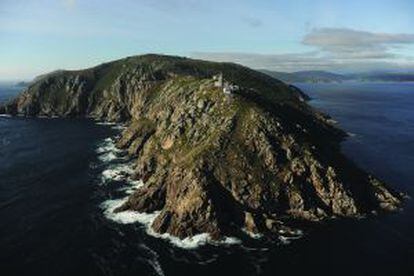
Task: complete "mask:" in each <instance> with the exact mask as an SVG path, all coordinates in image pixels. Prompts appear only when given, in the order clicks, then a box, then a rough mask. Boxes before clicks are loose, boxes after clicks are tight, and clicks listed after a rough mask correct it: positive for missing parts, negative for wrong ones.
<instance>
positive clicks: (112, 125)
mask: <svg viewBox="0 0 414 276" xmlns="http://www.w3.org/2000/svg"><path fill="white" fill-rule="evenodd" d="M96 124H97V125H101V126H111V128H112V129H114V130H124V129H125V128H126V127H125V126H123V125H121V124H118V123H113V122H97V123H96Z"/></svg>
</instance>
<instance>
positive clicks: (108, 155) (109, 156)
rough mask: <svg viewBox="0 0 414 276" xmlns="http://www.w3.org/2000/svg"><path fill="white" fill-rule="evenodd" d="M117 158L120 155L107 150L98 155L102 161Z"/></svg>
mask: <svg viewBox="0 0 414 276" xmlns="http://www.w3.org/2000/svg"><path fill="white" fill-rule="evenodd" d="M117 158H118V156H116V155H115V153H113V152H107V153H104V154H101V155H99V156H98V159H99V160H101V161H102V162H111V161H113V160H115V159H117Z"/></svg>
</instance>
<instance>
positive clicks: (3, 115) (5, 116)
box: [0, 114, 12, 118]
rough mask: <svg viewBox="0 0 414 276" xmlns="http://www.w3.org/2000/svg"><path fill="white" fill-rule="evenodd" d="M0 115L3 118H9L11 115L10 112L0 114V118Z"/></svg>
mask: <svg viewBox="0 0 414 276" xmlns="http://www.w3.org/2000/svg"><path fill="white" fill-rule="evenodd" d="M1 117H3V118H11V117H12V115H10V114H0V118H1Z"/></svg>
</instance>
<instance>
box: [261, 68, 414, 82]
mask: <svg viewBox="0 0 414 276" xmlns="http://www.w3.org/2000/svg"><path fill="white" fill-rule="evenodd" d="M260 71H261V72H263V73H265V74H267V75H269V76H271V77H273V78H276V79H279V80H282V81H284V82H287V83H298V82H308V83H309V82H310V83H332V82H343V81H385V82H387V81H389V82H393V81H394V82H404V81H414V73H409V72H408V73H397V72H364V73H352V74H337V73H332V72H328V71H320V70H316V71H298V72H292V73H287V72H278V71H271V70H265V69H263V70H260Z"/></svg>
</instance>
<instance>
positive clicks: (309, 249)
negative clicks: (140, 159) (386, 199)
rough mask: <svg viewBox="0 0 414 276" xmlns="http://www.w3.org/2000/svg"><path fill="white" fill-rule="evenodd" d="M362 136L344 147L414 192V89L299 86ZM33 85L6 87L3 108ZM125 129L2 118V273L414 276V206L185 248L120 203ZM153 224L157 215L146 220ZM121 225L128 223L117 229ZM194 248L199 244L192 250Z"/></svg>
mask: <svg viewBox="0 0 414 276" xmlns="http://www.w3.org/2000/svg"><path fill="white" fill-rule="evenodd" d="M298 86H299V87H301V88H302V89H303V90H304V91H305V92H306V93H307V94H309V95H310V96H311V97H312V101H311V102H310V103H311V104H312V105H313V106H314V107H315V108H318V109H320V110H322V111H324V112H326V113H328V114H330V115H331V116H332V117H333V119H334V120H336V121H337V122H338V125H339V126H340V127H342V128H343V129H345V130H346V131H347V132H349V133H350V136H349V138H348V139H347V140H346V141H345V142H344V143H343V144H342V148H343V151H344V153H345V154H346V155H348V156H349V157H350V158H351V159H353V160H354V161H355V162H356V163H357V164H359V166H361V167H362V168H364V169H366V170H368V171H370V172H372V173H373V174H375V175H377V176H379V177H380V178H382V179H383V180H385V181H386V182H388V183H389V185H390V186H391V187H393V188H395V189H397V190H401V191H405V192H407V193H409V194H413V193H414V84H413V83H342V84H298ZM19 90H21V88H16V87H11V86H10V85H0V101H5V100H7V99H9V98H10V97H12V96H13V95H15V94H16V93H17V92H18V91H19ZM119 131H120V130H119V126H115V127H114V126H111V125H103V124H97V123H96V122H93V121H89V120H67V119H26V118H9V117H0V275H284V274H286V275H290V276H293V275H414V205H413V202H412V200H407V201H406V204H405V207H404V210H403V211H402V212H399V213H396V214H388V215H381V216H378V217H371V218H368V219H363V220H338V221H332V222H327V223H322V224H318V225H316V226H315V227H313V228H311V229H306V230H305V231H304V235H303V236H302V237H301V238H299V239H297V240H291V241H287V242H283V243H281V242H265V241H261V240H260V239H248V238H246V239H245V240H242V243H241V244H230V243H229V244H222V245H210V244H206V245H203V246H199V247H194V246H190V247H191V248H187V249H185V248H182V247H177V246H176V245H174V244H172V243H171V241H170V240H167V239H161V238H156V237H153V236H151V235H148V234H147V233H146V229H145V227H144V226H143V225H142V224H141V223H137V222H134V220H131V217H132V218H133V214H132V215H131V216H126V217H122V218H117V219H118V220H117V219H115V221H114V219H111V217H110V216H108V213H107V211H108V206H111V204H112V203H114V202H117V200H119V199H120V198H122V197H125V196H126V195H127V194H128V193H130V192H131V191H132V190H133V189H134V185H138V184H137V183H132V182H128V181H126V180H125V178H127V175H128V169H127V168H128V164H129V162H130V160H128V159H127V157H126V156H125V155H124V154H123V153H122V152H119V151H116V149H114V148H113V139H112V138H113V137H115V136H116V135H118V133H119ZM141 219H144V220H145V218H141ZM116 220H117V221H116ZM190 245H191V244H190Z"/></svg>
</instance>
